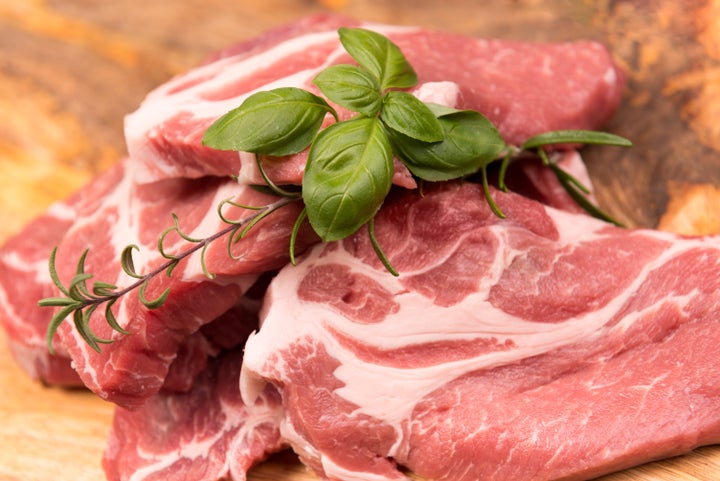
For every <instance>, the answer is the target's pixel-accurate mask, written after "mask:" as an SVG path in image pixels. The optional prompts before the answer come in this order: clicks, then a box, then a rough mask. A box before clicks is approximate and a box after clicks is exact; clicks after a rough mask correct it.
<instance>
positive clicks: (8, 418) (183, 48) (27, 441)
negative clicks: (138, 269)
mask: <svg viewBox="0 0 720 481" xmlns="http://www.w3.org/2000/svg"><path fill="white" fill-rule="evenodd" d="M239 3H240V2H227V1H226V0H207V1H200V0H192V1H185V2H172V1H155V2H140V1H138V0H119V1H114V2H93V1H91V0H56V1H53V0H46V1H43V0H25V1H22V2H18V1H15V0H0V112H2V113H3V114H4V115H3V118H2V121H0V243H1V242H2V241H3V240H4V239H7V238H8V237H10V236H11V235H13V234H14V233H16V232H18V231H19V230H20V228H21V227H22V226H23V225H24V224H25V223H26V222H27V221H28V220H30V219H31V218H32V217H33V216H35V215H37V214H39V213H40V212H42V211H43V210H44V209H45V208H46V207H47V206H48V205H49V204H50V203H51V202H53V201H54V200H57V199H60V198H63V197H65V196H66V195H68V194H69V193H71V192H72V191H74V190H75V189H77V188H78V187H79V186H80V185H82V184H83V183H85V182H86V181H87V180H88V179H89V178H90V177H91V176H92V175H94V174H95V173H97V172H99V171H102V170H104V169H106V168H108V167H109V166H110V165H111V164H112V163H114V162H116V161H117V160H118V159H119V158H121V157H122V156H123V155H125V146H124V140H123V133H122V121H123V116H124V115H125V114H126V113H128V112H131V111H132V110H134V109H135V108H136V107H137V105H138V103H139V102H140V100H141V99H142V98H143V96H144V95H145V94H146V93H147V92H148V91H149V90H150V89H151V88H153V87H154V86H156V85H158V84H159V83H161V82H163V81H165V80H166V79H168V78H169V77H170V76H172V75H174V74H176V73H179V72H182V71H183V70H185V69H187V68H190V67H192V66H193V65H195V64H196V63H198V62H199V61H200V60H201V59H202V58H203V57H204V56H206V55H207V54H209V53H210V52H212V51H213V50H215V49H217V48H221V47H225V46H227V45H229V44H231V43H233V42H236V41H239V40H243V39H246V38H249V37H251V36H253V35H255V34H257V33H259V32H261V31H262V30H265V29H267V28H270V27H272V26H275V25H279V24H281V23H284V22H287V21H290V20H293V19H295V18H297V17H299V16H301V15H304V14H308V13H313V12H321V11H335V12H339V13H343V14H347V15H350V16H354V17H359V18H364V19H367V20H371V21H379V22H389V23H398V24H419V25H425V26H428V27H433V28H441V29H448V30H453V31H456V32H460V33H466V34H471V35H476V36H486V37H491V36H492V37H505V38H520V39H526V40H568V39H575V38H593V39H597V40H601V41H603V42H606V43H607V44H608V45H609V46H610V47H611V48H612V50H613V52H615V54H616V56H617V59H618V61H619V62H620V63H621V65H623V67H624V68H625V70H626V71H627V74H628V87H627V91H626V95H625V102H624V103H623V106H622V108H621V109H620V111H619V112H618V115H617V116H616V117H615V118H614V119H613V120H612V122H611V124H610V125H609V128H610V129H612V130H613V131H615V132H617V133H620V134H622V135H626V136H628V137H629V138H631V139H632V140H633V141H634V142H635V145H636V147H635V148H634V149H631V150H629V151H625V150H617V149H588V150H587V151H586V153H585V155H586V159H587V161H588V168H589V169H590V172H591V175H592V177H593V181H594V183H595V186H596V188H597V190H598V197H599V199H600V201H601V203H602V204H603V207H605V208H606V209H607V210H609V211H611V212H612V213H613V215H615V216H616V217H617V218H619V219H621V220H623V221H624V222H626V223H627V224H628V225H632V226H647V227H661V228H664V229H669V230H673V229H678V230H679V229H681V228H682V229H692V230H693V231H699V229H704V231H703V232H707V233H709V232H717V231H718V225H720V220H718V215H717V213H718V211H720V209H718V207H719V206H720V200H719V199H720V195H719V194H718V190H717V189H718V186H719V185H720V124H718V123H717V122H715V121H714V119H717V118H720V111H719V110H720V1H718V0H702V1H700V0H686V1H683V2H676V1H674V0H661V1H649V0H646V1H642V0H636V1H627V0H626V1H619V0H615V1H613V0H604V1H603V0H600V1H579V0H514V1H510V0H503V1H501V0H490V1H485V2H476V1H472V0H457V1H445V2H436V1H434V0H395V1H393V2H386V1H384V0H322V1H313V0H291V1H280V0H248V1H244V2H242V5H239ZM688 226H689V227H688ZM4 343H5V340H4V334H3V333H1V332H0V346H4ZM112 409H113V408H112V406H111V405H109V404H107V403H105V402H103V401H101V400H99V399H98V398H96V397H95V396H93V395H91V394H89V393H87V392H84V391H67V390H61V389H56V388H48V387H44V386H42V385H40V384H38V383H35V382H33V381H31V380H29V379H28V378H27V376H25V374H24V373H23V372H21V371H20V369H19V368H18V367H17V366H16V365H15V364H14V362H13V361H12V359H11V358H10V355H9V353H8V352H7V350H5V349H3V348H0V480H2V481H16V480H18V481H19V480H23V481H34V480H38V481H39V480H46V479H55V480H58V481H65V480H79V481H86V480H87V481H90V480H101V479H104V475H103V473H102V470H101V468H100V458H101V456H102V452H103V449H104V446H105V437H106V434H107V431H108V427H109V423H110V419H111V416H112ZM250 479H251V480H254V481H260V480H267V481H270V480H273V481H277V480H281V479H282V480H287V481H309V480H313V479H316V478H315V477H314V476H313V475H312V474H310V473H308V472H307V471H306V470H305V468H303V467H302V466H301V465H300V464H299V463H298V462H297V460H296V459H295V457H294V456H293V455H292V454H289V453H284V454H280V455H277V456H274V457H273V458H271V460H270V461H269V462H267V463H264V464H262V465H260V466H258V467H257V468H254V469H253V470H252V472H251V474H250ZM601 479H602V481H649V480H664V481H668V480H672V481H675V480H677V481H711V480H717V479H720V447H716V446H713V447H706V448H701V449H698V450H696V451H695V452H693V453H691V454H689V455H686V456H682V457H679V458H674V459H670V460H665V461H661V462H657V463H651V464H648V465H645V466H641V467H638V468H635V469H631V470H627V471H623V472H621V473H616V474H613V475H609V476H606V477H603V478H601Z"/></svg>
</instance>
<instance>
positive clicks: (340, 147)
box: [203, 28, 629, 259]
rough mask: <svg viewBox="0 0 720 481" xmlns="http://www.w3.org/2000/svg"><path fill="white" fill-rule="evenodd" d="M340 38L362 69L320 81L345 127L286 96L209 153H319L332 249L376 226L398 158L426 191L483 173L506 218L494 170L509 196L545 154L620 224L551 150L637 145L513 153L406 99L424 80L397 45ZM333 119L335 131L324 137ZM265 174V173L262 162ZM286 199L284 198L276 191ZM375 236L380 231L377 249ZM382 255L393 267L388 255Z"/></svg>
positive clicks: (230, 120)
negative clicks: (521, 173) (518, 163)
mask: <svg viewBox="0 0 720 481" xmlns="http://www.w3.org/2000/svg"><path fill="white" fill-rule="evenodd" d="M338 33H339V37H340V42H341V43H342V45H343V47H344V48H345V50H346V51H347V52H348V53H349V54H350V56H351V57H352V58H353V59H354V60H355V61H356V62H357V65H345V64H343V65H333V66H331V67H328V68H326V69H325V70H323V71H321V72H320V73H319V74H318V75H317V76H316V77H315V78H314V80H313V81H314V84H315V85H316V86H317V87H318V89H319V90H320V92H321V93H322V94H323V95H324V96H325V97H326V98H327V99H328V100H329V101H330V102H332V103H334V104H335V105H337V106H340V107H342V108H344V109H347V110H349V111H351V112H355V113H356V115H355V116H353V117H351V118H350V119H348V120H343V121H340V120H339V115H338V113H337V111H336V110H335V108H333V107H332V106H331V105H330V103H329V102H328V101H326V100H324V99H323V98H321V97H319V96H316V95H314V94H312V93H310V92H308V91H306V90H302V89H299V88H295V87H283V88H278V89H274V90H270V91H264V92H259V93H255V94H253V95H250V96H249V97H248V98H247V99H246V100H245V101H244V102H243V103H242V105H240V106H239V107H238V108H236V109H234V110H232V111H230V112H229V113H227V114H226V115H224V116H222V117H220V118H219V119H218V120H217V121H216V122H215V123H214V124H212V125H211V126H210V128H208V130H207V131H206V132H205V135H204V137H203V144H204V145H206V146H209V147H213V148H216V149H222V150H228V149H229V150H242V151H247V152H254V153H256V154H258V155H260V154H266V155H275V156H281V155H288V154H292V153H297V152H300V151H302V150H305V149H307V148H308V147H309V148H310V150H309V153H308V159H307V164H306V167H305V173H304V176H303V180H302V200H303V202H304V203H305V209H304V211H303V214H302V215H303V216H307V219H308V221H309V222H310V225H311V226H312V227H313V229H314V230H315V232H316V233H317V234H318V235H319V236H320V238H321V239H322V240H323V241H334V240H339V239H343V238H345V237H347V236H349V235H350V234H352V233H354V232H356V231H357V230H358V229H359V228H360V227H362V226H363V225H366V224H368V223H369V222H371V220H372V219H373V218H374V216H375V214H376V213H377V211H378V210H379V209H380V207H381V205H382V203H383V201H384V199H385V197H386V196H387V194H388V192H389V190H390V186H391V183H392V175H393V158H397V159H399V160H400V161H401V162H402V163H403V164H405V166H406V167H407V168H408V170H409V171H410V172H411V173H412V174H413V175H414V176H415V177H417V178H418V179H421V180H425V181H445V180H451V179H457V178H461V177H464V176H468V175H471V174H474V173H476V172H480V173H481V175H482V180H483V187H484V190H485V196H486V198H487V200H488V203H489V204H490V206H491V208H492V209H493V211H494V212H495V213H496V214H498V215H499V216H503V213H502V212H501V211H500V209H499V208H498V207H497V206H496V205H495V203H494V201H493V199H492V196H491V195H490V190H489V187H488V179H487V168H488V166H489V165H490V164H491V163H493V162H495V161H501V162H502V164H501V169H500V179H499V182H500V186H501V187H503V186H504V175H505V172H506V168H507V165H508V164H509V163H510V161H511V160H512V159H513V158H514V157H516V156H517V155H519V154H520V153H521V152H523V151H525V150H537V152H538V154H539V155H540V156H541V158H543V161H544V162H545V164H546V165H548V167H550V168H551V169H552V170H553V172H555V174H556V175H557V177H558V179H559V180H560V182H561V184H562V185H563V186H564V187H565V188H566V189H568V192H570V194H571V195H572V196H573V197H574V198H576V199H578V201H579V202H580V204H581V205H583V207H585V208H586V209H587V210H588V211H589V212H591V213H592V214H593V215H598V216H600V217H602V218H604V219H606V220H612V219H610V218H609V216H605V215H603V214H602V212H601V211H600V210H599V209H597V208H596V207H594V206H592V205H590V204H589V203H588V202H587V200H586V199H584V196H583V195H582V193H583V192H584V189H585V188H584V187H583V186H581V185H579V184H578V182H577V181H576V180H575V179H572V177H571V176H569V174H567V173H566V172H564V171H562V169H560V168H559V167H558V166H557V165H555V164H554V163H552V162H551V161H550V160H549V158H548V157H547V155H545V151H544V149H545V147H547V146H548V145H553V144H561V143H601V144H610V145H629V142H628V141H627V140H625V139H623V138H621V137H617V136H613V135H611V134H605V133H599V132H589V131H582V130H565V131H557V132H549V133H545V134H541V135H538V136H535V137H533V138H531V139H528V141H527V142H525V143H524V144H523V145H522V146H520V147H519V148H518V147H512V146H508V145H507V144H506V143H505V141H504V140H503V139H502V137H501V135H500V133H499V132H498V130H497V129H496V128H495V126H494V125H493V124H492V123H491V122H490V121H489V120H488V119H487V118H486V117H485V116H484V115H482V114H481V113H480V112H477V111H474V110H457V109H453V108H450V107H446V106H442V105H436V104H432V103H426V102H423V101H421V100H419V99H418V98H417V97H415V96H413V95H412V94H410V93H408V92H407V91H406V89H408V88H411V87H413V86H414V85H416V84H417V81H418V79H417V74H416V73H415V71H414V70H413V68H412V66H411V65H410V64H409V63H408V61H407V59H406V58H405V56H404V55H403V54H402V52H401V51H400V49H399V48H398V47H397V45H395V44H394V43H392V42H391V41H390V40H389V39H388V38H386V37H384V36H383V35H381V34H379V33H377V32H373V31H371V30H366V29H361V28H340V29H339V31H338ZM328 115H331V116H332V117H333V118H334V121H335V123H333V124H332V125H330V126H329V127H327V128H326V129H324V130H322V131H321V127H322V125H323V122H324V121H325V119H326V118H327V116H328ZM258 165H259V166H260V169H261V172H262V164H261V163H260V162H259V161H258ZM270 187H273V186H272V185H270ZM276 193H278V194H282V193H283V191H281V190H280V189H276ZM297 225H299V223H296V226H297ZM369 227H370V226H369ZM372 232H373V230H372V229H371V228H370V229H369V233H370V236H371V240H373V245H374V246H376V245H377V242H376V239H374V238H373V233H372ZM292 247H293V246H291V250H292ZM378 255H379V256H380V257H381V259H384V256H383V255H382V252H380V251H378Z"/></svg>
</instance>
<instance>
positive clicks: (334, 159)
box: [302, 117, 393, 241]
mask: <svg viewBox="0 0 720 481" xmlns="http://www.w3.org/2000/svg"><path fill="white" fill-rule="evenodd" d="M392 175H393V162H392V150H391V147H390V141H389V139H388V137H387V133H386V132H385V129H384V127H383V126H382V123H381V122H380V121H379V120H378V119H377V118H368V117H362V118H356V119H353V120H348V121H345V122H341V123H337V124H333V125H331V126H330V127H328V128H327V129H325V130H323V131H322V132H320V134H319V135H318V137H317V139H316V140H315V142H314V143H313V145H312V147H311V148H310V154H309V156H308V161H307V165H306V167H305V174H304V178H303V189H302V193H303V200H304V201H305V207H306V209H307V216H308V220H309V221H310V224H311V225H312V227H313V229H314V230H315V232H316V233H317V234H318V235H319V236H320V238H321V239H322V240H323V241H333V240H338V239H342V238H345V237H347V236H349V235H350V234H352V233H353V232H355V231H356V230H357V229H358V228H360V227H361V226H362V225H363V224H365V223H366V222H368V221H369V220H370V219H371V218H372V217H373V216H374V215H375V213H376V212H377V210H378V209H379V208H380V205H382V202H383V200H384V199H385V196H386V195H387V193H388V192H389V190H390V185H391V183H392Z"/></svg>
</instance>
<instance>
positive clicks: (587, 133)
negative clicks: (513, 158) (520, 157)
mask: <svg viewBox="0 0 720 481" xmlns="http://www.w3.org/2000/svg"><path fill="white" fill-rule="evenodd" d="M558 144H596V145H614V146H618V147H631V146H632V142H630V141H629V140H628V139H626V138H624V137H620V136H619V135H614V134H609V133H607V132H596V131H593V130H555V131H553V132H545V133H543V134H539V135H536V136H534V137H531V138H529V139H528V140H526V141H525V143H523V145H522V146H521V149H522V150H529V149H536V148H538V147H545V146H548V145H558Z"/></svg>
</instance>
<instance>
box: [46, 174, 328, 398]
mask: <svg viewBox="0 0 720 481" xmlns="http://www.w3.org/2000/svg"><path fill="white" fill-rule="evenodd" d="M126 168H127V164H126V163H125V164H122V165H121V166H119V167H118V168H116V169H115V170H114V171H112V172H110V173H108V174H107V177H106V179H105V181H106V184H105V185H107V186H109V187H108V189H107V190H104V191H103V192H101V193H99V194H101V195H97V196H96V197H94V199H95V202H93V203H92V205H88V206H86V207H87V209H85V210H79V211H78V212H77V219H76V220H75V222H74V223H73V225H72V227H71V228H70V230H69V231H68V233H67V234H66V235H65V237H64V238H63V239H62V242H60V243H59V246H58V254H57V263H56V265H57V271H58V275H59V277H60V278H61V280H62V281H63V282H64V283H65V285H67V284H68V282H69V279H71V278H72V277H73V276H74V274H75V269H76V264H77V261H78V258H79V256H80V254H81V253H82V252H83V251H84V250H85V249H89V251H88V255H87V258H86V263H85V271H86V272H90V273H93V274H94V276H95V277H94V280H101V281H104V282H110V283H112V284H115V285H117V286H128V285H130V284H132V282H133V281H134V280H133V279H132V278H131V277H130V276H128V275H127V274H126V273H125V272H124V271H123V270H122V269H121V266H120V252H121V251H122V250H123V248H124V247H125V246H127V245H131V244H134V245H137V246H138V247H139V249H138V251H136V252H135V261H134V264H135V267H136V270H137V272H140V273H146V272H151V271H152V270H153V269H154V268H156V267H157V266H159V265H160V264H162V263H163V262H165V261H166V259H164V258H163V257H162V256H161V255H160V254H159V253H158V251H157V240H158V239H159V238H160V235H161V233H162V232H163V230H165V229H166V228H167V227H169V226H172V217H171V214H173V213H174V214H176V215H177V216H178V219H179V225H180V228H181V229H182V231H183V232H184V233H186V234H188V235H190V236H192V237H195V238H204V237H207V236H209V235H211V234H215V233H217V232H219V231H220V230H221V229H223V228H224V227H227V224H225V223H224V222H223V221H222V220H221V219H220V217H219V215H218V213H217V206H218V205H219V204H220V203H221V201H222V200H223V199H228V198H230V199H233V200H235V201H236V202H241V203H243V204H245V205H268V204H271V203H272V202H274V201H276V200H277V199H276V198H274V197H271V196H268V195H265V194H261V193H259V192H258V191H256V190H254V189H252V188H250V187H248V186H242V185H239V184H238V183H237V182H235V181H233V180H232V179H229V178H228V179H222V178H218V177H216V178H210V177H208V178H203V179H195V180H186V179H169V180H166V181H162V182H157V183H154V184H145V185H136V184H134V183H133V182H132V180H131V176H130V175H126V173H127V172H126V170H125V169H126ZM96 194H98V193H96ZM299 209H300V206H299V205H288V206H285V207H283V208H282V209H280V210H279V211H278V212H276V213H274V214H272V215H270V216H269V217H267V218H266V219H264V220H263V221H261V222H260V223H258V224H257V225H255V226H254V228H253V229H252V230H251V231H250V233H249V234H248V235H247V236H246V237H245V238H244V239H243V241H242V242H238V243H236V244H235V245H234V246H233V255H234V256H235V257H236V258H231V257H230V256H229V255H228V252H227V242H226V241H225V240H224V239H223V240H219V241H217V242H215V243H212V244H210V245H209V247H208V248H207V250H206V252H205V264H206V266H207V269H208V270H209V272H211V273H213V274H214V275H215V278H214V279H212V280H211V279H208V278H207V277H206V276H205V273H204V272H203V271H202V268H201V261H200V252H199V251H198V252H195V253H194V254H192V255H191V256H190V257H188V258H186V259H185V260H184V261H182V262H181V263H180V264H179V265H178V266H177V267H176V268H175V269H174V271H173V275H172V276H171V277H167V276H165V275H161V276H158V277H156V278H155V279H154V280H153V281H152V282H151V283H150V284H149V287H148V289H147V293H146V296H147V298H148V299H154V298H156V297H157V296H158V295H159V294H160V293H161V292H162V291H163V290H164V289H166V288H170V289H171V294H170V296H169V297H168V298H167V301H166V302H165V304H163V306H162V307H160V308H157V309H153V310H150V309H148V308H146V307H145V306H143V305H142V304H141V303H140V301H139V298H138V296H137V295H136V294H135V293H131V294H130V295H126V296H123V297H122V298H120V300H119V301H118V302H117V303H116V304H115V306H114V309H115V312H116V317H117V319H118V322H119V323H120V325H122V326H123V327H124V328H125V329H126V330H128V331H129V332H130V334H129V335H122V334H119V333H117V332H115V331H113V330H112V329H111V328H110V326H109V325H108V324H107V322H106V320H105V318H104V312H102V309H98V311H96V313H95V314H94V315H93V316H92V318H91V321H90V327H91V328H92V330H93V332H94V333H95V334H96V335H98V336H99V337H100V338H103V339H112V340H113V342H112V343H110V344H103V345H101V346H102V348H101V349H102V351H101V352H100V353H98V352H95V351H94V350H93V349H92V348H91V347H90V346H89V345H88V344H87V342H85V340H84V339H83V338H82V337H81V336H80V334H79V333H78V332H77V330H76V329H75V328H74V326H73V325H72V323H71V322H66V323H63V324H62V325H61V326H60V329H59V330H58V335H59V337H60V339H61V341H62V344H63V345H64V346H65V348H66V349H67V352H68V355H69V356H70V357H71V358H72V361H73V365H74V367H75V369H76V370H77V372H78V373H79V375H80V377H81V379H82V381H83V383H84V384H85V385H86V386H88V387H89V388H90V389H91V390H93V391H94V392H96V393H97V394H98V395H99V396H101V397H102V398H104V399H107V400H110V401H113V402H116V403H118V404H121V405H123V406H126V407H133V406H137V405H139V404H141V403H142V402H143V400H144V399H145V398H146V397H148V396H150V395H153V394H155V393H157V392H158V391H159V390H160V389H161V388H162V387H163V385H164V382H165V379H166V377H167V375H168V371H169V368H170V365H171V364H172V363H173V362H174V361H175V359H176V357H177V356H178V353H181V354H188V355H189V356H190V357H194V358H195V359H196V360H197V356H198V355H200V356H201V357H202V353H203V352H204V347H203V345H202V342H200V344H198V343H197V342H198V341H200V340H199V339H195V340H194V341H193V340H192V339H188V336H191V335H195V336H196V337H197V336H198V334H197V333H198V331H199V329H200V328H201V327H203V326H204V325H206V324H208V323H210V322H211V321H213V320H215V319H217V318H218V317H220V316H221V315H222V314H223V313H225V312H226V311H228V310H229V309H231V308H233V306H235V304H236V303H237V302H238V301H239V300H240V299H241V298H242V296H243V295H244V294H245V292H246V291H248V289H249V288H250V287H251V286H253V284H254V283H255V282H256V280H257V279H258V277H259V276H260V275H261V274H263V273H265V272H268V271H273V270H277V269H278V268H280V267H281V266H283V265H284V264H285V263H286V262H287V260H288V245H289V238H290V232H291V228H292V224H293V222H294V220H295V217H296V216H297V215H298V213H299ZM224 214H225V215H226V216H227V218H230V219H241V218H246V217H249V216H250V215H252V214H253V211H251V210H247V209H240V208H234V207H233V208H231V209H227V210H225V212H224ZM315 241H316V237H315V236H314V234H311V233H310V232H309V229H308V230H303V231H302V232H301V233H300V236H299V243H298V244H297V246H298V249H299V252H300V251H302V250H303V248H304V246H307V245H308V244H309V243H311V242H315ZM188 247H189V244H188V243H187V242H185V241H184V240H182V239H180V237H179V236H174V235H173V234H171V235H169V236H168V237H166V242H165V243H164V248H165V251H166V252H168V253H170V254H175V253H178V252H181V251H183V250H185V249H187V248H188ZM236 322H241V321H239V320H238V321H236ZM193 342H194V344H192V343H193ZM188 349H189V350H190V351H189V352H188ZM206 352H209V351H206ZM193 364H194V365H195V366H194V367H195V369H194V372H197V371H198V370H199V369H201V368H202V366H203V365H202V364H197V362H195V363H193ZM177 373H184V375H185V376H191V375H192V374H193V371H192V370H191V371H189V372H186V371H185V370H182V369H179V370H176V374H177ZM171 381H172V385H173V386H175V387H178V386H189V385H190V384H191V382H192V378H186V379H184V380H183V379H182V376H180V377H178V376H177V375H174V376H173V377H172V379H171Z"/></svg>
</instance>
